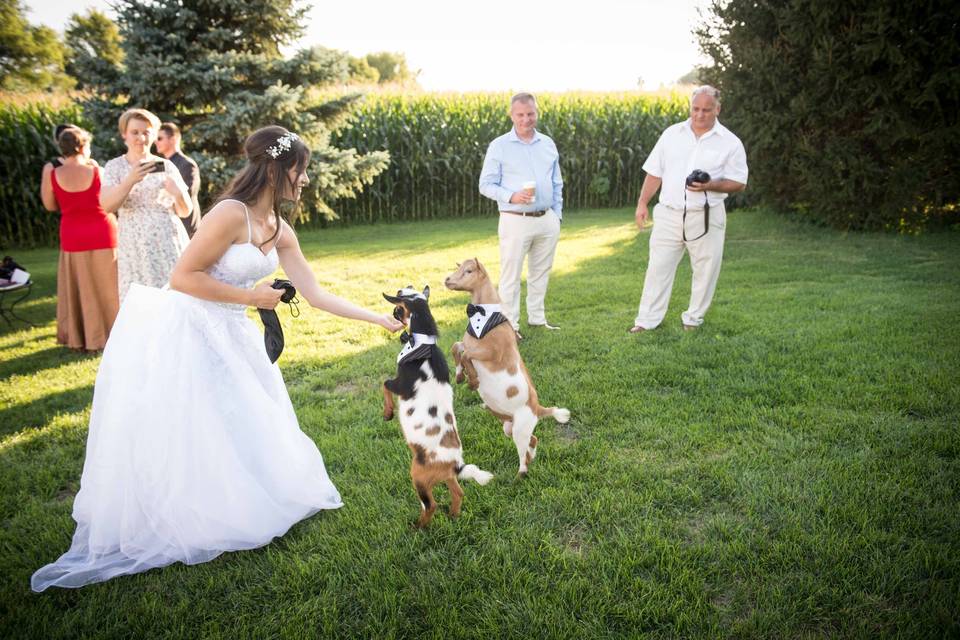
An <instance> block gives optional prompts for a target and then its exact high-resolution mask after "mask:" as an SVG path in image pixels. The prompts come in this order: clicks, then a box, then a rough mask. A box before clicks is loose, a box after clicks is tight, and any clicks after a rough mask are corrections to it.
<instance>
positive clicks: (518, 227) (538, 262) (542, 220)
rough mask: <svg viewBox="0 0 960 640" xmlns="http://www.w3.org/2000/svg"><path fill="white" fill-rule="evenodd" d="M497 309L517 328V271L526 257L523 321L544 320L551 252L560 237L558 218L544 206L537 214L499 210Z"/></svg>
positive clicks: (518, 311)
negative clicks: (511, 212)
mask: <svg viewBox="0 0 960 640" xmlns="http://www.w3.org/2000/svg"><path fill="white" fill-rule="evenodd" d="M497 232H498V234H499V236H500V287H499V292H500V303H501V305H500V309H501V312H502V313H503V314H504V315H505V316H506V317H507V319H508V320H510V324H512V325H513V328H514V329H519V328H520V274H521V272H522V271H523V259H524V257H526V256H529V259H528V261H527V322H529V323H530V324H545V323H546V321H547V316H546V314H545V312H544V309H543V304H544V298H546V296H547V282H548V281H549V280H550V268H551V267H552V266H553V255H554V253H555V252H556V249H557V240H559V239H560V218H558V217H557V214H555V213H554V212H553V209H547V212H546V213H545V214H543V215H542V216H540V217H539V218H530V217H524V216H515V215H513V214H510V213H501V214H500V225H499V227H498V229H497Z"/></svg>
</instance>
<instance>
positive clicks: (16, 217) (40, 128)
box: [0, 102, 82, 248]
mask: <svg viewBox="0 0 960 640" xmlns="http://www.w3.org/2000/svg"><path fill="white" fill-rule="evenodd" d="M81 120H82V118H81V115H80V110H79V108H77V107H76V106H73V105H66V106H59V107H51V106H49V105H46V104H42V103H36V104H24V105H16V104H12V103H7V102H4V103H0V140H2V141H3V153H2V154H0V176H2V179H0V247H3V248H6V247H8V246H11V245H13V246H18V247H35V246H43V245H47V246H49V245H53V244H56V242H57V236H58V227H59V224H60V216H59V215H56V214H52V213H49V212H48V211H47V210H46V209H44V208H43V205H41V204H40V172H41V170H42V169H43V165H44V163H45V162H49V161H50V160H52V159H53V158H55V157H57V156H58V155H60V152H59V150H58V149H57V147H56V145H54V142H53V129H54V127H55V126H56V125H57V124H60V123H62V122H73V123H75V124H82V122H81Z"/></svg>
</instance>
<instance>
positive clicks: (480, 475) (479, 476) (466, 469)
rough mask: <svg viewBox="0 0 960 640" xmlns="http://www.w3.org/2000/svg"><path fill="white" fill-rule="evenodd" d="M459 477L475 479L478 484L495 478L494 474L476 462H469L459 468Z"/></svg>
mask: <svg viewBox="0 0 960 640" xmlns="http://www.w3.org/2000/svg"><path fill="white" fill-rule="evenodd" d="M457 477H458V478H459V479H461V480H473V481H474V482H476V483H477V484H481V485H483V484H487V483H488V482H490V481H491V480H492V479H493V474H492V473H490V472H489V471H484V470H483V469H481V468H480V467H478V466H477V465H475V464H467V465H464V466H462V467H460V468H459V469H457Z"/></svg>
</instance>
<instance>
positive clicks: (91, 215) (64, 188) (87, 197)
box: [40, 126, 120, 351]
mask: <svg viewBox="0 0 960 640" xmlns="http://www.w3.org/2000/svg"><path fill="white" fill-rule="evenodd" d="M91 139H92V136H91V135H90V134H89V133H88V132H87V131H84V130H83V129H81V128H80V127H75V126H70V127H66V128H65V129H64V130H63V131H62V132H61V133H60V135H59V136H58V137H57V144H59V146H60V152H61V154H62V156H63V163H62V165H61V166H59V167H57V168H54V167H53V165H52V164H47V165H46V166H44V167H43V176H42V178H41V182H40V197H41V199H42V200H43V206H45V207H46V208H47V210H49V211H57V210H58V209H59V210H60V214H61V217H60V261H59V265H58V267H57V342H58V343H59V344H63V345H66V346H68V347H70V348H71V349H82V350H85V351H98V350H100V349H103V347H104V346H105V345H106V344H107V338H108V337H109V335H110V329H111V328H112V327H113V322H114V320H115V319H116V317H117V312H118V311H119V308H120V301H119V296H118V294H117V221H116V218H114V216H112V215H108V214H107V213H106V212H104V210H103V207H101V206H100V167H98V166H97V163H96V162H95V161H93V160H91V159H90V141H91Z"/></svg>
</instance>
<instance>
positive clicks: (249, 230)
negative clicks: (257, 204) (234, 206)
mask: <svg viewBox="0 0 960 640" xmlns="http://www.w3.org/2000/svg"><path fill="white" fill-rule="evenodd" d="M220 202H237V203H239V204H240V205H241V206H242V207H243V215H244V216H245V217H246V218H247V243H248V244H253V227H251V226H250V210H249V209H247V204H246V203H245V202H243V201H242V200H234V199H233V198H224V199H223V200H221V201H220Z"/></svg>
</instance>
